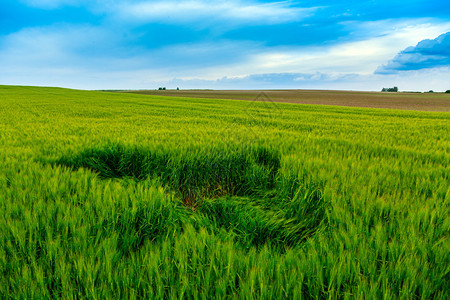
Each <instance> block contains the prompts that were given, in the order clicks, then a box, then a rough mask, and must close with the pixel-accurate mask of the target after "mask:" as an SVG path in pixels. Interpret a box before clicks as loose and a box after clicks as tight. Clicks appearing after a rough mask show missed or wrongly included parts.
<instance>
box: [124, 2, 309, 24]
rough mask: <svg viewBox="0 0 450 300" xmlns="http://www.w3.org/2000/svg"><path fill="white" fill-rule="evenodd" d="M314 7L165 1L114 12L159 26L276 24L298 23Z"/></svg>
mask: <svg viewBox="0 0 450 300" xmlns="http://www.w3.org/2000/svg"><path fill="white" fill-rule="evenodd" d="M314 10H315V8H299V7H293V6H291V3H290V2H289V1H282V2H272V3H265V4H261V3H256V2H249V1H242V0H228V1H224V0H216V1H208V0H187V1H186V0H179V1H176V0H169V1H142V2H139V3H135V4H129V3H123V4H122V5H120V6H118V7H117V9H116V11H117V13H119V15H120V16H122V18H125V19H128V20H132V21H136V22H155V21H157V22H163V23H175V24H179V23H194V22H199V23H214V22H220V21H233V22H239V23H251V24H253V25H255V24H277V23H285V22H290V21H300V20H301V19H303V18H305V17H307V16H308V15H310V14H311V13H312V12H313V11H314Z"/></svg>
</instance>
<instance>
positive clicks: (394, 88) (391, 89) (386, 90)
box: [381, 86, 398, 93]
mask: <svg viewBox="0 0 450 300" xmlns="http://www.w3.org/2000/svg"><path fill="white" fill-rule="evenodd" d="M381 91H382V92H395V93H396V92H398V87H396V86H394V87H393V88H383V89H382V90H381Z"/></svg>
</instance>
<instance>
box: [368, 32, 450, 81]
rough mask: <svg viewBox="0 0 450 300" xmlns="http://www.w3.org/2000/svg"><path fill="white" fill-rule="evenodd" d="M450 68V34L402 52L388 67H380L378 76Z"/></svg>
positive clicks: (424, 41) (425, 41)
mask: <svg viewBox="0 0 450 300" xmlns="http://www.w3.org/2000/svg"><path fill="white" fill-rule="evenodd" d="M447 66H450V32H447V33H444V34H442V35H440V36H439V37H437V38H436V39H434V40H423V41H421V42H420V43H418V44H417V46H415V47H408V48H406V49H405V50H403V51H401V52H400V53H399V54H397V56H395V57H394V59H393V60H391V61H389V62H388V63H387V64H386V65H383V66H380V67H379V68H378V69H377V70H376V71H375V73H376V74H392V73H397V72H399V71H411V70H421V69H431V68H438V67H447Z"/></svg>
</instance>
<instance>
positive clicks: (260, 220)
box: [0, 86, 450, 299]
mask: <svg viewBox="0 0 450 300" xmlns="http://www.w3.org/2000/svg"><path fill="white" fill-rule="evenodd" d="M449 124H450V114H449V113H434V112H414V111H408V112H406V111H396V110H381V109H364V108H345V107H332V106H314V105H295V104H283V103H276V104H275V103H270V104H269V105H268V103H264V102H261V103H259V102H248V101H236V100H217V99H192V98H170V97H160V96H142V95H133V94H118V93H105V92H87V91H77V90H66V89H57V88H36V87H12V86H0V272H1V274H2V276H0V298H2V299H3V298H14V299H15V298H17V299H23V298H89V299H90V298H94V299H96V298H100V299H103V298H132V299H133V298H187V299H206V298H207V299H209V298H219V299H220V298H235V299H238V298H244V299H282V298H294V299H298V298H303V299H310V298H331V299H335V298H367V299H370V298H386V299H391V298H401V299H430V298H435V299H448V298H449V297H450V293H449V290H450V263H449V262H450V243H449V240H448V238H449V232H450V218H449V216H450V205H449V204H450V201H449V200H450V172H449V164H450V135H449V129H450V128H449V127H450V126H449Z"/></svg>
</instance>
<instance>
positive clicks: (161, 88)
mask: <svg viewBox="0 0 450 300" xmlns="http://www.w3.org/2000/svg"><path fill="white" fill-rule="evenodd" d="M158 90H159V91H165V90H166V87H160V88H159V89H158Z"/></svg>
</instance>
